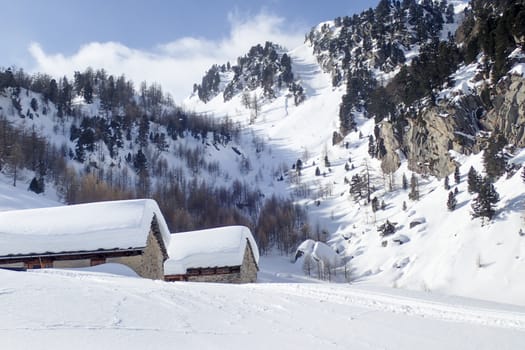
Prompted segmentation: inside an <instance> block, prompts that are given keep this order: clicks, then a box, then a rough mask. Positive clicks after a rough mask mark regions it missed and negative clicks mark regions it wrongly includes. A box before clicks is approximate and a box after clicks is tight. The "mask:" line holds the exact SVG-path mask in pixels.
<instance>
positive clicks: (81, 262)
mask: <svg viewBox="0 0 525 350" xmlns="http://www.w3.org/2000/svg"><path fill="white" fill-rule="evenodd" d="M89 266H91V259H78V260H56V261H53V267H56V268H59V269H60V268H62V269H63V268H76V267H89Z"/></svg>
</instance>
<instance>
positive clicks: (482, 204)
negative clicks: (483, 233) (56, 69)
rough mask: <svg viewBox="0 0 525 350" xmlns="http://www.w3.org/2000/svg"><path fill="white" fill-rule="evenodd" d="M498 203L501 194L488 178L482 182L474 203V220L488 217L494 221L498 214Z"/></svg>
mask: <svg viewBox="0 0 525 350" xmlns="http://www.w3.org/2000/svg"><path fill="white" fill-rule="evenodd" d="M498 202H499V194H498V192H496V189H495V188H494V185H493V184H492V183H491V182H490V178H489V177H488V176H487V177H485V178H484V179H483V180H482V182H481V185H480V188H479V193H478V195H477V196H476V198H474V200H473V201H472V205H471V207H472V218H478V217H486V218H488V219H489V220H492V218H493V217H494V214H495V213H496V210H495V205H496V203H498Z"/></svg>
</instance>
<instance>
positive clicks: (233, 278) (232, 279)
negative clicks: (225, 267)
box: [188, 272, 241, 283]
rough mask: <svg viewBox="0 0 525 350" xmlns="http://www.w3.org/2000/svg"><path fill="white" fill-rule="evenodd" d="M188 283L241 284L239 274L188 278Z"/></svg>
mask: <svg viewBox="0 0 525 350" xmlns="http://www.w3.org/2000/svg"><path fill="white" fill-rule="evenodd" d="M188 282H210V283H241V273H240V272H237V273H222V274H216V275H195V276H188Z"/></svg>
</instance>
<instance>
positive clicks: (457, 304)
mask: <svg viewBox="0 0 525 350" xmlns="http://www.w3.org/2000/svg"><path fill="white" fill-rule="evenodd" d="M281 263H282V262H281ZM288 264H289V263H288ZM269 265H270V266H271V265H272V264H271V263H270V264H269ZM262 266H263V270H264V261H263V262H262ZM277 266H280V263H279V264H277ZM263 273H265V274H266V275H268V276H270V275H272V274H273V273H274V272H272V271H263ZM0 278H1V280H2V285H1V287H0V305H1V307H2V313H1V314H0V346H1V347H2V348H3V349H27V348H34V347H38V348H53V349H71V348H75V349H88V348H97V349H109V348H118V349H172V348H173V346H174V344H176V346H177V348H181V349H245V348H250V349H268V348H269V347H270V348H272V347H273V348H286V349H302V350H304V349H319V348H322V349H383V348H388V349H401V348H403V349H422V348H423V349H443V348H447V349H494V348H498V349H519V348H521V346H523V342H524V340H525V309H524V308H522V307H517V306H507V305H498V304H492V303H487V302H479V301H474V300H468V299H461V298H452V297H443V296H439V295H433V294H428V293H427V294H425V293H416V292H408V291H402V290H389V289H383V288H377V287H371V286H364V285H359V284H358V285H348V284H337V285H334V284H321V283H316V284H313V283H259V284H248V285H221V284H205V283H200V284H199V283H188V282H176V283H169V282H161V281H152V280H147V279H141V278H133V277H123V276H112V275H109V274H104V273H96V272H80V271H71V270H67V271H66V270H42V271H38V272H11V271H2V270H0ZM289 278H290V279H289V280H288V282H290V281H293V277H292V275H291V274H290V275H289ZM296 282H297V281H296Z"/></svg>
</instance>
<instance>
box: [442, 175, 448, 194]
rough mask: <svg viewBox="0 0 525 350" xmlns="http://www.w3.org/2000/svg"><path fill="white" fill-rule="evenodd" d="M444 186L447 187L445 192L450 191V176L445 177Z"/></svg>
mask: <svg viewBox="0 0 525 350" xmlns="http://www.w3.org/2000/svg"><path fill="white" fill-rule="evenodd" d="M443 186H444V187H445V190H447V191H448V190H450V184H449V182H448V176H445V180H443Z"/></svg>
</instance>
